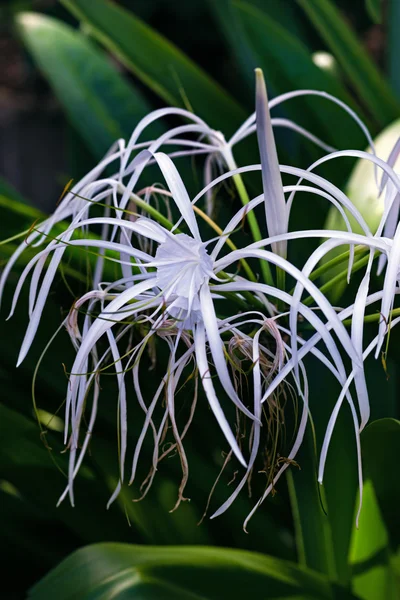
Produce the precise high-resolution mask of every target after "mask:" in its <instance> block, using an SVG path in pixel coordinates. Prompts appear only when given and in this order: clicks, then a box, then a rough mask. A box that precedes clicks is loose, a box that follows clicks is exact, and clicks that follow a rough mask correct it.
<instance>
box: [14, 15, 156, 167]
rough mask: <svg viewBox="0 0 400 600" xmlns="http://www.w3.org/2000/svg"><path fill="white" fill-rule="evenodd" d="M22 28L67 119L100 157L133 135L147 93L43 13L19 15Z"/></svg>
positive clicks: (90, 45)
mask: <svg viewBox="0 0 400 600" xmlns="http://www.w3.org/2000/svg"><path fill="white" fill-rule="evenodd" d="M16 23H17V29H18V31H19V33H20V35H21V37H22V40H23V42H24V44H25V45H26V47H27V48H28V50H29V52H30V53H31V54H32V55H33V57H34V59H35V61H36V62H37V64H38V66H39V68H40V70H41V71H42V72H43V74H44V75H45V77H46V78H47V80H48V81H49V83H50V85H51V86H52V88H53V90H54V92H55V94H56V96H57V98H58V100H59V101H60V102H61V104H62V106H63V108H64V110H65V111H66V114H67V116H68V118H69V119H70V121H71V123H72V124H73V125H74V127H75V128H76V129H77V130H78V131H79V133H80V135H81V136H82V137H83V139H84V140H85V142H86V143H87V145H88V146H89V148H90V149H91V150H92V151H93V153H94V154H95V156H97V157H101V156H103V155H104V154H105V152H106V151H107V150H108V148H109V147H110V146H111V145H112V144H113V143H114V142H115V140H117V139H118V138H121V137H123V138H126V137H128V136H129V135H130V133H131V131H132V129H133V128H134V127H135V125H136V124H137V122H138V121H139V120H140V119H141V118H142V117H144V116H145V115H146V114H147V113H148V112H149V110H150V108H149V105H148V103H147V102H146V101H145V100H144V98H143V97H142V95H141V94H140V93H139V92H138V91H137V90H136V89H135V88H134V87H133V86H131V85H129V84H128V83H127V82H126V81H125V80H124V79H123V77H122V76H121V75H120V74H119V73H118V71H117V70H116V69H115V67H113V66H112V64H111V63H110V61H109V59H108V58H107V57H106V56H105V55H104V54H103V53H102V52H101V51H100V50H98V48H96V46H95V45H94V44H93V43H92V42H91V41H90V40H89V39H87V37H86V36H84V35H83V34H82V33H80V32H79V31H76V30H74V29H73V28H72V27H70V26H68V25H65V24H64V23H62V22H60V21H57V20H56V19H53V18H51V17H47V16H45V15H41V14H38V13H30V12H26V13H20V14H18V16H17V20H16Z"/></svg>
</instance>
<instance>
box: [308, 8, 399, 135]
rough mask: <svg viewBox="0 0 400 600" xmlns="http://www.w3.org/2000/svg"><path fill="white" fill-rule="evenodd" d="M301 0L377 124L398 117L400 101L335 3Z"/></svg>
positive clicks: (382, 123) (385, 122)
mask: <svg viewBox="0 0 400 600" xmlns="http://www.w3.org/2000/svg"><path fill="white" fill-rule="evenodd" d="M297 1H298V3H299V5H300V6H301V7H302V8H303V9H304V11H305V13H306V14H307V15H308V17H309V18H310V20H311V21H312V23H313V24H314V26H315V27H316V29H317V31H318V32H319V34H320V35H321V37H322V38H323V40H324V41H325V43H326V44H327V45H328V47H329V48H330V49H331V51H332V53H333V54H334V55H335V57H336V58H337V60H338V62H339V64H340V66H341V67H342V69H343V71H344V72H345V73H346V75H347V77H348V80H349V83H350V84H351V85H352V86H353V87H354V89H355V90H356V91H357V93H358V95H359V97H360V100H362V101H363V102H364V103H365V105H366V106H367V107H368V108H369V110H370V112H371V114H372V115H373V117H374V118H375V120H376V121H377V123H379V124H381V125H385V124H387V123H388V122H390V121H392V120H394V119H395V118H397V117H398V115H399V111H400V105H399V103H398V101H397V100H396V98H395V97H394V95H393V92H392V90H391V89H390V87H389V85H388V84H387V82H386V81H385V79H384V78H383V76H382V75H381V73H380V72H379V70H378V69H377V67H376V66H375V65H374V63H373V62H372V61H371V60H370V58H369V57H368V54H367V52H366V50H365V49H364V48H363V46H362V45H361V43H360V42H359V41H358V39H357V37H356V36H355V34H354V32H353V31H352V29H351V28H350V26H349V25H348V24H347V23H346V21H345V20H344V18H343V17H342V15H341V14H340V12H339V11H338V9H337V8H336V6H335V4H334V3H333V2H331V1H330V0H297Z"/></svg>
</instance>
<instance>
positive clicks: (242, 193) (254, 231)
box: [223, 148, 274, 285]
mask: <svg viewBox="0 0 400 600" xmlns="http://www.w3.org/2000/svg"><path fill="white" fill-rule="evenodd" d="M223 157H224V160H225V162H226V165H227V167H228V169H229V170H230V171H233V170H235V169H236V168H237V165H236V162H235V159H234V158H233V154H232V151H231V149H230V148H225V149H224V151H223ZM233 181H234V183H235V186H236V189H237V192H238V194H239V198H240V200H241V202H242V204H243V206H246V204H248V203H249V202H250V198H249V195H248V193H247V190H246V187H245V185H244V183H243V179H242V176H241V175H240V174H236V175H233ZM246 217H247V221H248V223H249V227H250V231H251V235H252V237H253V240H254V241H255V242H260V241H261V240H262V239H263V236H262V234H261V231H260V228H259V226H258V223H257V219H256V216H255V214H254V212H248V213H246ZM260 265H261V272H262V276H263V279H264V281H265V283H268V284H269V285H274V278H273V276H272V272H271V269H270V266H269V264H268V263H267V261H265V260H261V261H260Z"/></svg>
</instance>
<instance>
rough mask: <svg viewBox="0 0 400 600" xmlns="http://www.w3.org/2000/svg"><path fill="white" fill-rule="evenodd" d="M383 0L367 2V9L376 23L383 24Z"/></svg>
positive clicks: (367, 0) (368, 0)
mask: <svg viewBox="0 0 400 600" xmlns="http://www.w3.org/2000/svg"><path fill="white" fill-rule="evenodd" d="M382 5H383V2H382V0H365V7H366V9H367V12H368V14H369V16H370V17H371V19H372V20H373V22H374V23H382V10H383V6H382Z"/></svg>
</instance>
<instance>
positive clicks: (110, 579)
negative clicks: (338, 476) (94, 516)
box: [28, 544, 352, 600]
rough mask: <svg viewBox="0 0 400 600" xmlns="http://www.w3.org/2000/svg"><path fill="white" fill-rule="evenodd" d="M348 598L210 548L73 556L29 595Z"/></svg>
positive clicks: (266, 562)
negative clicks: (55, 593) (55, 591)
mask: <svg viewBox="0 0 400 600" xmlns="http://www.w3.org/2000/svg"><path fill="white" fill-rule="evenodd" d="M54 590H57V594H58V596H57V597H58V600H77V599H79V600H86V599H87V600H89V598H91V599H94V598H100V597H101V598H105V597H107V598H111V597H112V598H115V599H117V598H118V599H121V600H122V599H127V598H138V599H139V598H140V599H143V600H144V599H146V600H152V599H154V600H155V599H160V598H163V600H221V599H222V598H232V599H235V600H236V599H238V600H239V599H242V598H246V597H248V595H249V593H250V594H251V596H252V597H254V598H260V599H261V598H265V599H267V598H282V600H283V599H284V598H291V599H293V600H295V599H296V600H300V599H306V598H307V600H323V599H326V600H328V599H330V600H331V599H333V598H343V599H344V598H348V599H350V598H351V597H352V596H351V594H347V593H346V592H345V591H344V590H343V592H337V590H335V591H334V590H333V587H332V586H331V585H330V583H329V582H328V581H327V580H326V579H324V578H322V577H321V576H319V575H318V574H316V573H313V572H312V571H306V570H302V569H301V568H299V567H298V566H297V565H295V564H293V563H289V562H284V561H280V560H278V559H274V558H272V557H269V556H263V555H261V554H256V553H251V552H244V551H237V550H227V549H222V548H221V549H216V548H207V547H200V546H198V547H193V546H186V547H185V546H183V547H180V548H179V547H174V546H169V547H165V548H160V547H151V546H143V547H140V546H128V545H123V544H99V545H97V546H88V547H86V548H83V549H82V550H79V551H78V552H75V553H74V554H72V555H71V556H70V557H69V558H68V559H67V560H65V561H64V562H63V563H61V564H60V565H59V566H58V567H57V568H56V569H54V570H53V571H52V572H51V573H50V574H49V575H48V576H47V577H45V578H44V579H43V580H42V581H41V582H40V583H39V584H37V585H36V586H35V587H34V588H33V589H32V590H31V592H30V594H29V596H28V597H29V598H30V599H32V600H47V598H49V599H50V598H51V599H53V598H54Z"/></svg>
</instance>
